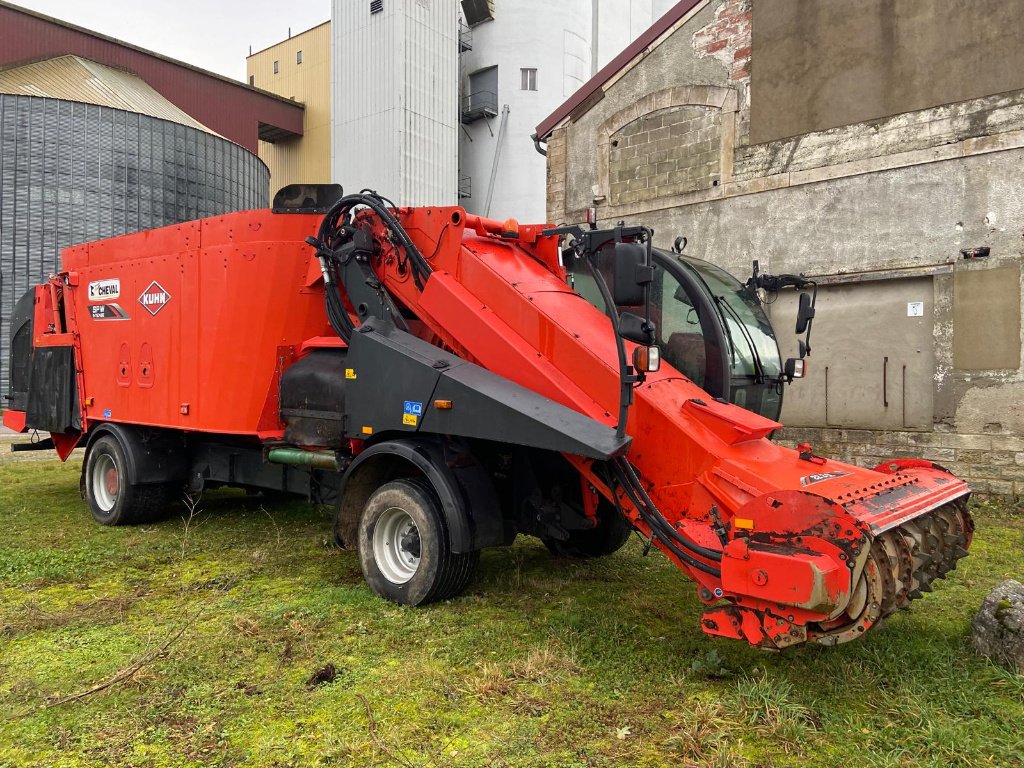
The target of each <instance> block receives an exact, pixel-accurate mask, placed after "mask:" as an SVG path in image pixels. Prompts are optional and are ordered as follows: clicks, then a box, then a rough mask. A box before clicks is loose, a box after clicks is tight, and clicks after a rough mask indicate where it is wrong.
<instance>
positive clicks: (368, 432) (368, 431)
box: [363, 427, 373, 435]
mask: <svg viewBox="0 0 1024 768" xmlns="http://www.w3.org/2000/svg"><path fill="white" fill-rule="evenodd" d="M363 434H364V435H372V434H373V427H363Z"/></svg>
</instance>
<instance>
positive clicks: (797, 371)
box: [785, 357, 807, 381]
mask: <svg viewBox="0 0 1024 768" xmlns="http://www.w3.org/2000/svg"><path fill="white" fill-rule="evenodd" d="M785 373H786V380H787V381H792V380H793V379H802V378H803V377H804V376H806V375H807V361H806V360H804V359H803V358H802V357H801V358H795V357H791V358H789V359H788V360H787V361H786V365H785Z"/></svg>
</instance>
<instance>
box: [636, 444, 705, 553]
mask: <svg viewBox="0 0 1024 768" xmlns="http://www.w3.org/2000/svg"><path fill="white" fill-rule="evenodd" d="M618 461H619V462H620V463H621V467H620V471H621V472H623V473H624V474H626V476H627V477H628V479H629V482H630V484H631V485H632V486H633V488H634V489H636V491H637V492H638V493H639V494H640V497H641V498H642V499H643V501H644V505H645V506H646V507H647V509H648V510H649V512H650V513H651V515H653V516H654V517H655V519H657V520H658V521H659V522H660V524H661V525H662V526H663V527H664V528H665V531H666V533H668V534H669V535H671V536H672V538H673V539H675V540H676V541H677V542H679V544H681V545H682V546H684V547H686V548H687V549H688V550H690V551H691V552H693V553H694V554H696V555H700V556H701V557H706V558H707V559H708V560H714V561H716V562H719V561H721V559H722V553H721V552H719V551H718V550H715V549H709V548H708V547H705V546H702V545H700V544H698V543H697V542H695V541H693V540H692V539H689V538H687V537H685V536H683V535H682V534H681V533H679V531H677V530H676V529H675V527H673V526H672V524H671V523H669V521H668V520H666V519H665V516H664V515H662V514H661V511H660V510H659V509H658V508H657V507H656V506H655V504H654V501H652V500H651V497H650V496H648V495H647V491H645V490H644V487H643V484H642V483H641V482H640V478H638V477H637V476H636V471H635V470H634V469H633V465H632V464H630V463H629V461H628V460H626V459H619V460H618Z"/></svg>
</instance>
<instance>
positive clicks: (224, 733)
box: [0, 461, 1024, 768]
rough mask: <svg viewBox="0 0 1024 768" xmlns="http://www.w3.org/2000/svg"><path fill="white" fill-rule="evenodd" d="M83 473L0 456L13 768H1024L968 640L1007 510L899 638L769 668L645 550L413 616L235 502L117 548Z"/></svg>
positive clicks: (492, 564) (556, 565)
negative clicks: (86, 499) (703, 617)
mask: <svg viewBox="0 0 1024 768" xmlns="http://www.w3.org/2000/svg"><path fill="white" fill-rule="evenodd" d="M78 472H79V466H78V465H77V464H76V463H74V462H72V463H71V464H70V465H68V466H62V465H60V464H59V463H56V462H50V461H46V462H34V461H33V462H18V463H13V462H10V461H5V462H4V463H2V464H0V524H2V526H3V527H2V531H3V535H2V536H0V766H4V767H5V768H6V767H7V766H11V767H14V766H18V767H21V766H43V765H47V766H48V765H61V766H112V765H118V766H120V765H126V766H127V765H131V766H207V765H214V766H229V765H230V766H234V765H241V764H246V765H253V766H320V765H360V766H362V765H366V766H371V765H377V766H439V767H440V766H548V765H551V766H605V765H609V766H610V765H631V766H632V765H641V766H648V765H650V766H655V765H671V766H689V765H696V766H786V765H793V766H807V767H809V766H883V765H892V766H915V767H916V766H981V765H993V766H1020V765H1024V677H1017V676H1014V675H1011V674H1008V673H1006V672H1003V671H1001V670H999V669H998V668H996V667H994V666H992V665H991V664H989V663H988V662H986V661H985V660H983V659H980V658H978V657H977V656H975V655H974V654H973V653H972V651H971V650H970V647H969V644H968V632H969V625H970V620H971V617H972V615H973V612H974V610H975V609H976V608H977V606H978V605H979V604H980V602H981V600H982V598H983V597H984V595H985V594H986V593H987V592H988V590H989V589H990V588H991V587H992V586H993V585H994V584H995V583H996V582H998V581H1000V580H1001V579H1003V578H1005V577H1007V576H1017V577H1020V576H1021V575H1022V570H1024V569H1022V567H1021V555H1022V553H1024V518H1022V517H1021V516H1018V515H1019V514H1021V513H1020V510H1018V509H1014V508H1012V507H1010V506H1008V505H1004V506H994V505H975V508H974V511H975V514H976V518H977V534H976V538H975V543H974V546H973V550H972V556H971V557H969V558H967V559H966V560H965V561H963V562H962V563H961V565H960V568H959V569H958V570H957V571H956V572H954V573H953V574H952V575H951V578H948V579H946V580H945V581H944V582H941V583H940V584H939V586H938V588H937V589H936V590H935V592H934V593H932V594H930V595H928V596H926V597H925V599H924V600H921V601H917V602H915V604H914V607H913V609H912V610H911V611H909V612H905V613H901V614H900V615H898V616H896V617H895V618H894V619H892V620H891V621H890V622H889V624H888V626H886V627H885V628H883V629H882V630H881V631H879V632H874V633H872V634H871V636H870V637H868V638H865V639H864V640H862V641H860V642H857V643H853V644H849V645H844V646H840V647H838V648H835V649H827V648H821V647H817V646H813V647H804V648H798V649H796V650H794V651H789V652H786V653H782V654H768V653H765V652H761V651H757V650H755V649H752V648H748V647H746V646H745V645H743V644H741V643H738V642H733V641H726V640H715V639H712V638H709V637H706V636H704V635H703V634H702V633H701V631H700V629H699V627H698V615H699V603H698V601H697V599H696V596H695V594H694V590H693V587H692V585H691V584H690V583H688V582H687V581H686V580H685V579H684V578H683V577H682V575H681V574H680V573H679V572H677V570H676V569H675V568H674V567H672V566H671V565H670V564H669V563H668V562H667V561H666V560H665V559H664V558H663V557H661V556H659V555H655V554H652V555H651V556H650V557H647V558H644V557H642V556H641V548H640V546H638V545H637V544H634V543H631V544H630V545H629V546H627V547H626V548H625V549H624V550H623V551H621V552H619V553H618V554H616V555H615V556H613V557H610V558H607V559H605V560H603V561H592V562H571V561H565V560H555V559H552V558H551V557H550V556H549V555H548V553H547V551H546V550H545V549H544V548H543V546H541V545H540V543H539V542H536V541H534V540H530V539H524V540H521V541H520V542H519V543H517V544H516V546H514V547H512V548H510V549H503V550H491V551H487V552H485V553H484V555H483V559H482V564H481V569H480V575H479V577H478V578H477V580H476V581H475V582H474V584H473V585H472V586H471V587H470V590H469V592H468V593H467V594H466V595H465V596H464V597H462V598H460V599H457V600H454V601H452V602H449V603H446V604H442V605H433V606H430V607H428V608H425V609H424V608H421V609H406V608H400V607H397V606H393V605H390V604H387V603H384V602H383V601H381V600H379V599H377V598H376V597H374V596H373V595H372V594H371V593H370V592H369V591H368V590H367V588H366V587H365V586H364V585H363V583H362V579H361V576H360V573H359V564H358V559H357V557H356V555H355V554H354V553H350V552H343V551H341V550H338V549H336V548H334V547H333V546H331V545H330V544H329V527H330V513H329V512H328V511H326V510H320V509H317V508H314V507H310V506H307V505H304V504H301V503H296V504H288V505H277V506H271V505H264V504H263V503H262V501H261V499H260V498H259V497H247V496H245V495H243V494H241V493H237V492H220V493H216V494H210V495H207V496H206V497H204V498H203V499H202V500H201V501H200V503H199V508H198V510H197V513H196V514H195V516H194V517H193V518H192V519H191V520H186V518H187V516H188V512H187V510H186V508H185V507H184V506H180V507H179V508H178V509H176V512H175V515H173V516H172V517H171V518H170V519H168V520H167V521H165V522H162V523H159V524H156V525H151V526H146V527H141V528H102V527H100V526H98V525H96V524H94V523H93V522H92V520H91V518H90V517H89V514H88V512H87V510H86V508H85V505H84V503H83V502H82V501H81V500H80V499H79V497H78ZM328 665H333V667H334V673H333V675H331V674H322V675H320V678H331V677H333V680H332V681H330V682H319V683H317V682H311V678H312V677H313V676H314V674H315V673H316V672H318V671H321V670H323V669H324V668H325V667H327V666H328ZM103 686H106V687H103ZM95 688H101V690H96V691H95V692H91V693H90V692H89V691H91V690H93V689H95ZM81 694H84V695H81ZM79 695H81V697H80V698H76V697H78V696H79Z"/></svg>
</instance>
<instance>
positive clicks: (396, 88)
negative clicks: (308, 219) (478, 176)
mask: <svg viewBox="0 0 1024 768" xmlns="http://www.w3.org/2000/svg"><path fill="white" fill-rule="evenodd" d="M457 6H458V3H457V0H415V1H413V0H334V5H333V9H332V23H331V37H332V40H331V43H332V45H331V48H332V64H331V70H332V72H331V104H332V106H331V113H332V131H331V133H332V136H331V178H332V179H333V180H334V181H336V182H338V183H340V184H342V185H343V186H344V187H345V189H346V190H348V191H358V190H359V189H362V188H364V187H369V188H372V189H376V190H377V191H378V192H380V193H381V194H383V195H386V196H388V197H390V198H392V199H394V200H395V201H396V202H398V203H399V204H401V205H455V204H456V202H457V186H458V176H457V169H458V132H459V118H458V78H459V69H458V41H457V32H458V25H457Z"/></svg>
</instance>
